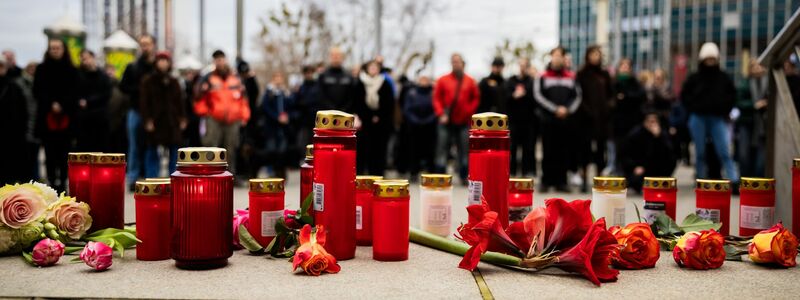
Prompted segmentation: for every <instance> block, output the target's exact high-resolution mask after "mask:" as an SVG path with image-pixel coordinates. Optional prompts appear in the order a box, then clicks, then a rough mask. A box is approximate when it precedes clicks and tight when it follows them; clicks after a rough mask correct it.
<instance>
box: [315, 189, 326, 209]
mask: <svg viewBox="0 0 800 300" xmlns="http://www.w3.org/2000/svg"><path fill="white" fill-rule="evenodd" d="M314 210H315V211H323V210H325V185H323V184H322V183H316V182H315V183H314Z"/></svg>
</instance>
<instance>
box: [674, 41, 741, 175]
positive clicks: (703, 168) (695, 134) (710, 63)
mask: <svg viewBox="0 0 800 300" xmlns="http://www.w3.org/2000/svg"><path fill="white" fill-rule="evenodd" d="M698 58H699V62H700V65H699V66H698V70H697V72H695V73H693V74H691V75H690V76H689V78H687V79H686V82H684V84H683V88H682V89H681V95H680V96H681V101H682V102H683V105H684V106H685V107H686V110H687V111H688V112H689V131H690V133H691V135H692V140H693V141H694V145H695V161H696V163H695V170H696V174H695V176H696V177H697V178H706V177H707V176H708V167H707V161H706V140H707V139H710V140H711V142H712V144H713V145H714V149H713V151H715V153H716V154H717V157H718V159H719V160H720V162H721V163H722V166H723V168H724V169H725V176H726V177H727V178H728V179H729V180H730V181H731V182H733V183H738V182H739V175H738V172H737V169H736V165H735V164H734V162H733V158H732V157H731V154H730V151H729V150H728V149H730V143H731V141H730V126H729V123H730V120H729V114H730V112H731V110H732V109H733V106H734V104H735V102H736V88H735V86H734V84H733V80H732V79H731V78H730V76H728V74H726V73H725V72H723V71H722V70H721V69H720V67H719V48H718V47H717V45H716V44H714V43H705V44H703V46H702V47H701V48H700V52H699V57H698Z"/></svg>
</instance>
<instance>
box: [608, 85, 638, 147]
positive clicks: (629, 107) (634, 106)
mask: <svg viewBox="0 0 800 300" xmlns="http://www.w3.org/2000/svg"><path fill="white" fill-rule="evenodd" d="M614 92H615V93H616V97H615V101H614V112H613V114H612V116H613V120H614V121H613V123H614V124H613V126H614V130H613V132H614V136H615V137H617V138H624V137H625V136H626V135H628V133H630V132H631V130H633V128H634V127H636V125H639V124H641V123H642V120H643V118H644V116H643V111H642V110H643V109H644V105H645V102H646V100H647V99H646V94H645V91H644V88H642V85H641V84H639V81H637V80H636V78H634V77H633V76H630V75H628V76H623V75H618V76H617V80H616V82H615V83H614Z"/></svg>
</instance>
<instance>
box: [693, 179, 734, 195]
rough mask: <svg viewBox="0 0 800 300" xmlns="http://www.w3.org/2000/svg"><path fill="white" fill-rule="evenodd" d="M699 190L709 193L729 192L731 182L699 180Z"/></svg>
mask: <svg viewBox="0 0 800 300" xmlns="http://www.w3.org/2000/svg"><path fill="white" fill-rule="evenodd" d="M696 182H697V190H699V191H708V192H728V191H730V190H731V181H730V180H725V179H697V180H696Z"/></svg>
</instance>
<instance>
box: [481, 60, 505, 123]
mask: <svg viewBox="0 0 800 300" xmlns="http://www.w3.org/2000/svg"><path fill="white" fill-rule="evenodd" d="M505 66H506V63H505V62H504V61H503V58H502V57H495V58H494V60H493V61H492V69H491V70H492V71H491V73H490V74H489V76H487V77H486V78H483V79H482V80H481V82H480V83H478V89H479V90H480V93H481V103H480V104H479V105H478V111H477V112H478V113H482V112H497V113H503V114H504V113H506V110H507V109H506V104H507V103H506V89H505V79H504V78H503V68H505Z"/></svg>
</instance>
